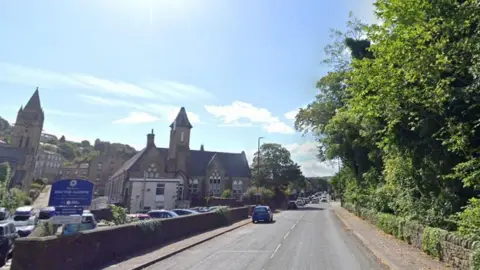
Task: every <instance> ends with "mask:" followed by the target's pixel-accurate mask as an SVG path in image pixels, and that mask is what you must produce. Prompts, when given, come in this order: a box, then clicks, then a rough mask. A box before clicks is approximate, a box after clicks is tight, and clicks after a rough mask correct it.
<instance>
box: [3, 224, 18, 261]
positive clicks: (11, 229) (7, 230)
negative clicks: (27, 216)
mask: <svg viewBox="0 0 480 270" xmlns="http://www.w3.org/2000/svg"><path fill="white" fill-rule="evenodd" d="M18 237H19V236H18V233H17V232H16V230H15V225H14V224H13V222H12V221H2V222H1V223H0V266H3V265H5V263H6V262H7V260H8V257H9V256H10V255H11V254H12V252H13V247H14V243H15V239H17V238H18Z"/></svg>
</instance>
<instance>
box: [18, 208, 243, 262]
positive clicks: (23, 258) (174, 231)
mask: <svg viewBox="0 0 480 270" xmlns="http://www.w3.org/2000/svg"><path fill="white" fill-rule="evenodd" d="M250 208H251V207H250V206H245V207H238V208H232V209H230V210H229V211H226V212H223V213H203V214H198V215H189V216H183V217H179V218H172V219H164V220H151V221H146V222H136V223H131V224H125V225H120V226H113V227H104V228H98V229H96V230H92V231H85V232H81V233H79V234H77V235H72V236H47V237H32V238H22V239H18V240H17V241H16V242H15V252H14V255H13V259H12V266H11V269H12V270H31V269H35V270H65V269H69V270H76V269H78V270H80V269H101V268H102V267H104V266H106V265H108V264H110V263H112V262H115V261H121V260H123V259H125V258H127V257H128V256H132V255H135V254H139V253H141V252H146V251H149V250H152V249H154V248H158V247H161V246H162V245H165V244H167V243H169V242H173V241H178V240H179V239H182V238H185V237H188V236H191V235H194V234H197V233H202V232H206V231H209V230H213V229H216V228H219V227H221V226H223V225H225V224H229V223H233V222H237V221H240V220H243V219H246V218H248V213H249V210H250Z"/></svg>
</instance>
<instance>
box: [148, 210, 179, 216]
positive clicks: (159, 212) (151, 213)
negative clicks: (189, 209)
mask: <svg viewBox="0 0 480 270" xmlns="http://www.w3.org/2000/svg"><path fill="white" fill-rule="evenodd" d="M148 215H149V216H150V217H151V218H174V217H178V215H177V213H175V212H173V211H168V210H151V211H149V212H148Z"/></svg>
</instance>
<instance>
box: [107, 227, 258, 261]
mask: <svg viewBox="0 0 480 270" xmlns="http://www.w3.org/2000/svg"><path fill="white" fill-rule="evenodd" d="M251 223H252V220H251V219H250V218H248V219H246V220H242V221H239V222H236V223H234V224H232V225H230V226H227V227H222V228H218V229H215V230H213V231H209V232H205V233H201V234H198V235H195V236H192V237H189V238H186V239H183V240H180V241H177V242H175V243H171V244H169V245H166V246H164V247H161V248H159V249H156V250H154V251H151V252H149V253H146V254H143V255H140V256H136V257H133V258H130V259H127V260H125V261H122V262H120V263H118V264H115V265H111V266H109V267H107V268H105V269H112V270H113V269H115V270H127V269H128V270H140V269H144V268H146V267H148V266H151V265H153V264H155V263H157V262H160V261H162V260H165V259H167V258H169V257H172V256H174V255H176V254H178V253H180V252H183V251H185V250H187V249H190V248H192V247H195V246H197V245H199V244H202V243H205V242H207V241H209V240H212V239H213V238H215V237H218V236H221V235H223V234H225V233H228V232H231V231H233V230H236V229H238V228H241V227H243V226H246V225H248V224H251Z"/></svg>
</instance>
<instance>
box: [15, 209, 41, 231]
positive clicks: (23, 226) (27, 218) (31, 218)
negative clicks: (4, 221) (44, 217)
mask: <svg viewBox="0 0 480 270" xmlns="http://www.w3.org/2000/svg"><path fill="white" fill-rule="evenodd" d="M12 219H13V224H14V225H15V229H16V231H17V233H18V235H19V236H20V237H26V236H28V235H29V234H30V233H31V232H32V231H33V229H35V226H36V225H37V222H38V217H37V216H36V215H35V212H34V211H33V207H31V206H22V207H19V208H17V210H16V211H15V214H14V215H13V218H12Z"/></svg>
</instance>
